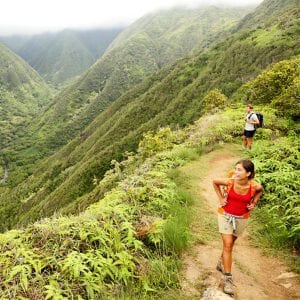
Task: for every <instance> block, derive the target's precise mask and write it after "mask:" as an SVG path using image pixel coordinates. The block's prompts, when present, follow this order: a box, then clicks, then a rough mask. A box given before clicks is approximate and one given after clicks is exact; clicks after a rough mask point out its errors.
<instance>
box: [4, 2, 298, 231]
mask: <svg viewBox="0 0 300 300" xmlns="http://www.w3.org/2000/svg"><path fill="white" fill-rule="evenodd" d="M274 3H275V1H274ZM260 9H261V7H258V8H257V12H258V13H259V12H260ZM295 11H296V12H297V14H295V13H294V12H295ZM284 16H285V17H286V18H287V17H288V18H289V24H290V26H288V27H281V25H280V24H277V23H275V24H272V26H271V27H265V29H264V30H266V31H268V30H272V28H273V27H275V28H277V30H278V33H280V36H278V37H279V38H278V39H277V40H276V43H273V42H270V40H267V39H266V40H265V39H264V37H265V36H264V35H261V31H260V30H261V29H260V28H258V29H257V30H253V29H249V30H248V31H247V30H245V29H242V30H241V31H236V32H235V33H234V34H233V35H231V36H230V37H228V38H227V39H225V40H224V41H223V42H221V43H218V44H217V45H215V46H214V47H213V48H212V49H211V50H208V51H206V52H205V53H200V54H198V55H195V56H193V57H191V58H186V59H183V60H181V61H179V62H177V63H176V64H174V65H173V66H171V67H166V68H163V69H162V70H161V71H160V72H158V73H156V74H155V75H153V76H151V77H150V78H148V79H147V80H146V81H144V82H143V83H141V84H140V85H138V86H136V87H135V88H134V89H132V90H130V91H128V92H127V93H124V94H123V95H122V96H121V97H120V98H119V99H118V100H117V101H115V102H114V103H113V104H112V105H111V106H110V107H109V108H108V109H107V110H106V111H105V112H103V113H102V114H100V115H99V116H98V117H97V118H96V119H95V120H94V121H93V123H91V125H90V126H88V127H87V129H86V130H84V131H83V132H82V133H81V134H80V136H78V137H77V138H75V139H73V140H72V141H71V142H70V143H69V144H68V145H67V146H66V147H64V148H63V149H62V150H60V151H58V152H57V153H56V154H55V155H53V156H52V157H51V158H49V159H48V160H46V161H44V162H43V163H40V166H39V168H38V169H35V171H34V176H31V177H29V178H28V179H27V180H25V181H24V182H23V183H21V184H20V185H18V186H16V187H15V188H13V189H12V190H10V189H9V190H8V191H7V192H3V193H2V197H3V198H5V199H6V200H5V201H8V202H9V205H5V209H3V211H2V214H1V215H2V217H3V218H4V220H3V223H5V222H6V224H7V225H8V226H11V225H13V224H15V223H17V222H20V221H21V223H23V222H24V223H26V222H28V221H29V220H34V219H36V218H39V217H41V215H44V216H45V215H51V214H52V213H54V212H57V211H64V212H73V211H74V210H75V209H78V210H81V209H83V208H84V207H85V205H86V204H88V203H91V202H93V201H95V199H97V197H99V196H101V193H99V194H93V189H94V187H95V185H94V182H95V181H97V180H98V179H99V178H100V179H101V178H102V176H103V174H104V173H105V171H106V170H107V169H108V168H109V167H110V161H111V160H112V159H120V158H122V156H123V155H124V153H125V151H132V150H136V148H137V145H138V143H139V140H140V138H141V137H142V135H143V133H144V132H146V131H148V130H156V129H157V128H158V127H160V126H164V125H171V126H173V127H176V126H178V125H179V126H185V125H187V124H188V123H189V122H191V121H193V120H195V119H196V118H198V117H199V116H200V115H201V114H202V112H203V99H204V96H205V95H206V94H207V92H208V91H210V90H211V89H214V88H219V89H221V90H222V91H223V92H224V93H225V94H226V95H227V96H230V95H232V96H233V98H236V99H239V100H240V99H241V98H243V97H245V93H243V92H241V90H238V89H239V87H241V86H242V84H243V83H245V82H246V81H247V80H249V79H251V78H254V76H256V75H257V74H258V73H259V72H260V70H262V69H263V68H265V67H267V66H268V65H270V64H272V63H274V62H276V61H279V60H282V59H285V58H289V57H292V56H294V55H297V54H299V51H300V50H299V49H300V47H299V40H300V39H299V30H298V28H299V17H298V16H299V8H298V7H291V15H288V14H287V11H284V12H283V15H282V19H284ZM278 17H280V11H278ZM264 21H265V19H264V18H262V19H261V21H260V22H261V23H262V24H263V23H264ZM257 25H259V24H257ZM255 37H256V38H258V39H259V40H260V41H261V43H257V40H256V38H255ZM297 65H298V60H295V61H293V62H292V63H291V65H289V67H288V68H287V73H291V74H292V75H291V76H298V75H296V73H294V72H295V70H297V67H295V66H297ZM275 74H277V73H276V72H275ZM276 76H277V75H276ZM291 85H292V83H291V82H290V81H288V86H291ZM63 105H66V103H65V102H62V103H61V106H60V107H58V106H56V108H57V109H58V108H59V109H64V110H66V107H65V106H63ZM52 109H53V108H52ZM57 120H59V118H58V119H57ZM52 121H53V122H55V120H54V119H53V120H52ZM70 129H71V128H70ZM62 135H63V132H62V133H61V135H57V136H56V139H54V138H53V143H55V142H57V140H58V143H59V142H60V139H64V138H65V137H64V136H62ZM49 146H51V145H49ZM29 149H30V148H29ZM18 175H19V174H17V173H14V174H12V177H11V180H12V182H13V181H14V180H16V182H17V176H18ZM14 176H16V177H14ZM104 191H105V189H104V190H103V191H102V193H103V192H104ZM8 199H9V200H8ZM8 202H7V203H8ZM72 202H73V203H75V205H74V204H72ZM17 207H20V211H19V213H18V212H17ZM21 212H22V220H20V213H21ZM14 214H15V215H14ZM8 222H10V223H8Z"/></svg>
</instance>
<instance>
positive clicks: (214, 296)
mask: <svg viewBox="0 0 300 300" xmlns="http://www.w3.org/2000/svg"><path fill="white" fill-rule="evenodd" d="M201 300H232V298H231V297H230V296H228V295H227V294H225V293H223V292H221V291H220V290H218V289H217V288H215V287H210V288H208V289H206V290H205V291H204V293H203V296H202V298H201Z"/></svg>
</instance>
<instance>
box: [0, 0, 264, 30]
mask: <svg viewBox="0 0 300 300" xmlns="http://www.w3.org/2000/svg"><path fill="white" fill-rule="evenodd" d="M260 2H262V0H2V1H1V2H0V3H1V6H0V34H12V33H38V32H43V31H57V30H62V29H65V28H84V29H85V28H93V27H112V26H119V25H122V26H124V25H128V24H130V23H131V22H133V21H135V20H137V19H138V18H140V17H142V16H143V15H145V14H146V13H149V12H151V11H154V10H157V9H160V8H169V7H172V6H175V5H186V6H198V5H200V4H207V3H208V4H217V3H221V4H230V5H237V6H242V5H249V4H251V5H257V4H259V3H260Z"/></svg>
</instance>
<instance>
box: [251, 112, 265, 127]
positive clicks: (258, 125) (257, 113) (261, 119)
mask: <svg viewBox="0 0 300 300" xmlns="http://www.w3.org/2000/svg"><path fill="white" fill-rule="evenodd" d="M252 114H256V116H257V119H258V121H259V123H258V124H254V128H255V129H257V128H261V127H264V115H263V114H261V113H259V112H253V113H251V115H250V116H249V119H250V118H251V116H252Z"/></svg>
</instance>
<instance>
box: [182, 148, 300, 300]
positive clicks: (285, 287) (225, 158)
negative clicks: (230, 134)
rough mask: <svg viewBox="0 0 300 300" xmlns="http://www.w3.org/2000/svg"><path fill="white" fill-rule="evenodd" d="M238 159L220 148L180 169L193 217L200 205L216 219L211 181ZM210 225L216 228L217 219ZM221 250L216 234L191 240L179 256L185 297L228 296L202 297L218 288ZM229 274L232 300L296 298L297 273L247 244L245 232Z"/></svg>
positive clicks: (298, 293) (298, 288) (195, 228)
mask: <svg viewBox="0 0 300 300" xmlns="http://www.w3.org/2000/svg"><path fill="white" fill-rule="evenodd" d="M239 159H240V157H239V156H238V155H237V152H236V151H230V150H229V151H227V152H226V151H224V149H222V150H218V151H214V152H211V153H209V154H208V155H206V157H203V158H202V159H201V160H199V161H197V162H192V163H191V164H189V165H186V166H185V167H184V168H182V172H183V173H184V174H186V176H189V182H190V185H191V186H190V190H191V192H192V194H193V197H194V199H195V205H194V213H193V214H194V215H195V216H197V209H199V207H201V205H202V206H206V209H207V213H208V214H210V215H212V218H214V217H215V219H216V216H217V213H216V209H217V206H218V199H217V196H216V195H215V192H214V190H213V186H212V180H213V178H217V177H225V176H226V174H227V173H228V170H229V169H230V168H231V167H232V166H233V165H234V163H235V162H236V161H238V160H239ZM193 170H194V171H193ZM197 170H198V171H197ZM199 170H201V171H200V172H199ZM203 173H205V175H203ZM201 203H202V204H201ZM199 215H200V213H199ZM194 219H195V221H194V222H193V224H192V229H193V231H194V234H195V235H197V234H199V222H198V221H197V218H194ZM213 224H214V226H215V230H216V231H217V222H216V221H215V223H213ZM221 250H222V243H221V239H220V238H219V236H218V235H217V236H216V238H213V239H210V241H208V242H205V241H204V242H202V244H199V243H197V242H195V243H194V246H193V247H192V248H191V249H190V250H189V251H188V253H185V254H184V255H183V272H182V280H181V286H182V290H183V294H184V295H186V298H190V299H228V297H229V296H227V295H225V294H224V295H223V296H222V295H221V294H220V296H212V297H211V298H207V297H204V296H203V294H204V295H205V293H203V292H205V290H206V291H207V289H208V290H210V291H211V290H215V291H216V292H217V293H221V291H222V284H223V276H222V274H221V273H220V272H218V271H217V270H216V268H215V267H216V263H217V260H218V258H219V257H220V254H221ZM232 273H233V278H234V283H235V295H234V299H241V300H248V299H249V300H250V299H253V300H254V299H255V300H264V299H272V300H273V299H278V300H280V299H284V300H286V299H300V280H299V276H297V275H296V274H294V273H292V272H290V271H289V270H288V268H287V266H285V265H284V264H283V263H282V262H280V261H279V260H278V259H275V258H272V257H266V256H263V255H262V253H261V251H260V250H259V249H258V248H256V247H254V246H252V245H251V244H250V242H249V239H248V236H247V232H245V233H244V235H243V236H242V237H241V238H239V239H238V240H237V242H236V244H235V247H234V252H233V268H232ZM206 293H207V292H206ZM212 294H213V293H212ZM222 297H224V298H222ZM229 299H230V298H229Z"/></svg>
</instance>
